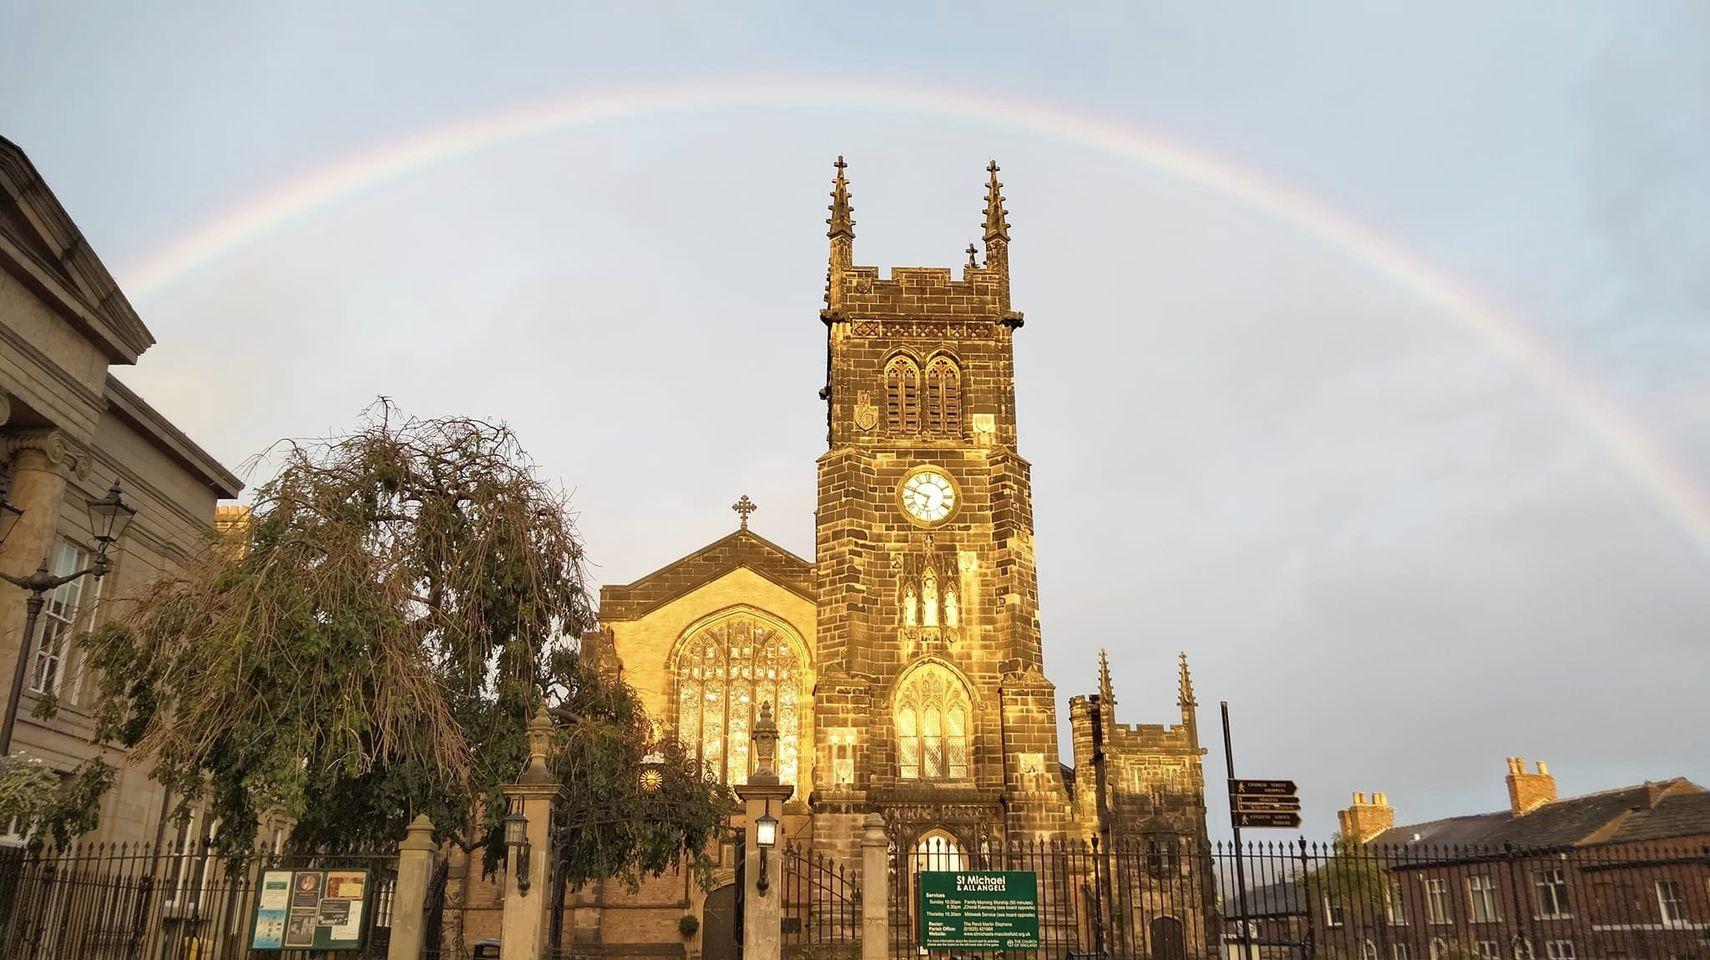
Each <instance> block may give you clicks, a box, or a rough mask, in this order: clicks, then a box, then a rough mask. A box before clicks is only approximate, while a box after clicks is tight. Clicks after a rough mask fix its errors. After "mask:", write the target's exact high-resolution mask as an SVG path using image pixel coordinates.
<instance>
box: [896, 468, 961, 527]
mask: <svg viewBox="0 0 1710 960" xmlns="http://www.w3.org/2000/svg"><path fill="white" fill-rule="evenodd" d="M955 506H956V487H955V485H954V484H952V483H951V482H950V478H949V477H947V476H945V475H944V474H942V473H939V472H938V471H937V470H932V469H927V470H919V471H916V472H915V473H912V474H910V475H909V478H908V479H907V480H904V481H903V485H902V507H903V509H904V510H906V511H908V515H909V516H911V517H913V518H914V519H916V520H919V521H920V522H921V523H937V522H939V521H940V520H943V519H944V518H945V517H948V516H949V515H950V511H951V510H952V509H954V508H955Z"/></svg>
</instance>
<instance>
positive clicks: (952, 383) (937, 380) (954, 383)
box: [926, 357, 962, 436]
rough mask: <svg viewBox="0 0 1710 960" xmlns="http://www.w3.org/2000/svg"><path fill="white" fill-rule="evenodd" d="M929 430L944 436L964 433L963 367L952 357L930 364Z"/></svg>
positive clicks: (928, 384) (927, 381)
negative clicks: (957, 364)
mask: <svg viewBox="0 0 1710 960" xmlns="http://www.w3.org/2000/svg"><path fill="white" fill-rule="evenodd" d="M926 430H927V432H928V433H936V434H939V435H941V436H959V435H960V434H961V433H962V370H961V368H960V367H958V366H956V361H954V360H952V359H950V358H949V357H937V358H935V359H934V360H933V361H932V362H931V363H930V364H928V365H927V367H926Z"/></svg>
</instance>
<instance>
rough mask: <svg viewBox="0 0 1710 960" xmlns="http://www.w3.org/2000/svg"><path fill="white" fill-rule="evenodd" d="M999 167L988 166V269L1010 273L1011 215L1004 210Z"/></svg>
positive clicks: (986, 237)
mask: <svg viewBox="0 0 1710 960" xmlns="http://www.w3.org/2000/svg"><path fill="white" fill-rule="evenodd" d="M998 170H999V167H998V165H997V161H996V160H993V161H992V162H991V163H988V164H986V173H987V174H989V177H988V179H987V180H986V234H985V240H986V269H988V270H1000V271H1002V272H1003V273H1004V274H1005V275H1008V273H1009V215H1008V214H1007V213H1006V212H1005V211H1004V208H1003V183H1002V182H1000V181H999V180H998V178H997V175H998Z"/></svg>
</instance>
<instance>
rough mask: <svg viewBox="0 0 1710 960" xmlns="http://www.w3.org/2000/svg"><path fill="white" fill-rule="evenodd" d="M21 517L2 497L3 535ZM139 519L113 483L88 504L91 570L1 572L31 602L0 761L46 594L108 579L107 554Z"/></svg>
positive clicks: (0, 726) (1, 733)
mask: <svg viewBox="0 0 1710 960" xmlns="http://www.w3.org/2000/svg"><path fill="white" fill-rule="evenodd" d="M22 513H23V511H22V510H19V509H18V508H17V507H15V506H13V505H12V504H11V503H10V502H5V501H4V497H3V496H0V522H4V523H6V528H5V531H4V532H6V533H9V532H10V527H11V524H12V523H15V522H16V520H17V517H18V516H20V515H22ZM136 515H137V508H136V507H133V506H131V505H130V504H128V503H126V502H125V498H124V495H123V494H122V493H121V492H120V491H119V484H118V481H114V482H113V485H112V486H111V487H109V488H108V489H107V493H106V494H105V495H104V496H102V497H100V498H99V499H96V500H91V501H89V529H90V530H91V531H92V532H93V533H94V534H95V543H96V547H95V560H94V561H93V562H92V563H91V564H90V565H89V566H88V567H85V568H84V569H82V570H78V571H76V572H74V573H67V574H62V575H60V576H54V575H53V574H52V573H51V572H49V570H48V562H47V558H45V557H44V558H43V559H42V563H41V566H39V567H37V568H36V572H35V573H32V574H30V575H29V576H27V577H14V576H12V575H11V574H9V573H6V572H4V571H0V580H5V581H6V582H7V583H10V584H11V585H13V586H15V587H19V588H21V589H23V590H27V591H29V594H30V597H29V599H28V600H25V601H24V608H25V610H26V611H27V612H28V615H27V616H26V617H25V618H24V639H23V642H22V643H20V644H19V645H18V662H17V664H16V666H15V667H14V668H13V670H12V695H11V697H10V698H9V699H7V701H6V718H5V720H4V721H3V722H0V757H5V756H10V755H11V753H12V731H13V728H15V727H16V726H17V725H18V701H19V700H21V699H22V698H23V696H24V675H25V674H26V673H27V672H28V671H29V663H30V653H31V648H32V646H33V645H34V643H35V637H36V620H37V619H38V618H39V617H40V616H41V612H42V607H43V606H44V605H45V604H46V603H47V594H48V593H49V592H50V591H53V590H57V589H59V588H60V587H63V586H65V585H66V584H68V583H71V582H72V581H74V580H80V579H82V578H83V577H87V576H91V575H93V576H94V577H95V579H97V580H99V579H101V578H102V577H104V576H106V575H107V571H108V570H110V569H112V565H113V561H112V559H111V558H110V557H108V556H107V551H108V549H109V548H110V547H112V545H113V544H114V543H117V542H118V540H119V538H120V537H122V536H124V535H125V528H127V527H129V526H130V525H131V521H132V520H133V519H135V518H136ZM0 539H3V537H0Z"/></svg>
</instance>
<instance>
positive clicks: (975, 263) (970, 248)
mask: <svg viewBox="0 0 1710 960" xmlns="http://www.w3.org/2000/svg"><path fill="white" fill-rule="evenodd" d="M979 252H980V251H979V248H977V247H975V246H974V245H973V244H971V243H970V244H968V266H970V267H977V266H979V265H980V264H979V261H977V260H975V259H974V255H975V254H977V253H979Z"/></svg>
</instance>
